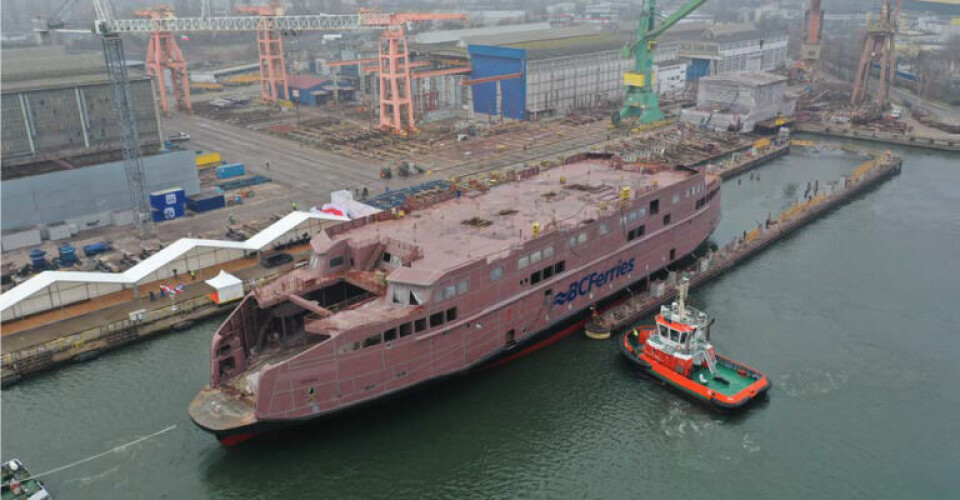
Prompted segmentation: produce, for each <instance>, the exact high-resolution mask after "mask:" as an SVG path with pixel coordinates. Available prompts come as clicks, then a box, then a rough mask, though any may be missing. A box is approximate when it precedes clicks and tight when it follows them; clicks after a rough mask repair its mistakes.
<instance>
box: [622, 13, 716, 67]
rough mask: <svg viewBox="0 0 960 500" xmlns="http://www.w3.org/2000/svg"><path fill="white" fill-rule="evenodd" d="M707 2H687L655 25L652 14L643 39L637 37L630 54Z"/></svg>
mask: <svg viewBox="0 0 960 500" xmlns="http://www.w3.org/2000/svg"><path fill="white" fill-rule="evenodd" d="M705 3H707V0H692V1H690V2H687V3H685V4H684V5H682V6H681V7H680V8H679V9H677V10H676V12H674V13H673V14H671V15H670V16H668V17H667V18H666V19H664V20H663V22H662V23H660V25H659V26H656V27H654V26H653V21H654V18H653V17H652V16H651V17H650V18H649V25H648V26H647V27H646V30H645V33H644V34H643V35H642V37H643V38H642V39H641V38H639V36H638V38H637V40H636V41H634V42H633V44H632V45H631V46H630V54H631V55H632V54H633V52H634V51H635V50H636V48H637V46H638V45H640V44H641V43H645V42H649V41H650V40H655V39H657V38H659V37H660V35H662V34H663V33H664V32H665V31H667V30H668V29H670V28H672V27H673V25H674V24H677V23H678V22H680V20H681V19H683V18H685V17H687V16H689V15H690V14H691V13H693V11H695V10H697V8H699V7H700V6H701V5H703V4H705Z"/></svg>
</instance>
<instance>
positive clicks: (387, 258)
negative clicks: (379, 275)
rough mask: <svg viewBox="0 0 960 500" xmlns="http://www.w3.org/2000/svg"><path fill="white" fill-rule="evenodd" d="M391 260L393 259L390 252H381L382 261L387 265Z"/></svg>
mask: <svg viewBox="0 0 960 500" xmlns="http://www.w3.org/2000/svg"><path fill="white" fill-rule="evenodd" d="M392 258H393V256H392V255H390V252H383V261H384V262H386V263H388V264H389V263H390V259H392Z"/></svg>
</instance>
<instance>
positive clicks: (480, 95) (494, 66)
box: [467, 45, 527, 120]
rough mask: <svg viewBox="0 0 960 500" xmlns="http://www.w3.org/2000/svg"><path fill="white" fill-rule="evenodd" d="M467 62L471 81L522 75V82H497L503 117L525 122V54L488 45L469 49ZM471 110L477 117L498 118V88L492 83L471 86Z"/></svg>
mask: <svg viewBox="0 0 960 500" xmlns="http://www.w3.org/2000/svg"><path fill="white" fill-rule="evenodd" d="M467 50H468V52H469V53H470V62H471V65H472V66H473V73H472V74H471V75H470V77H471V78H484V77H488V76H498V75H509V74H512V73H521V74H523V75H524V77H523V78H520V79H513V80H503V81H501V82H500V93H501V96H502V97H501V98H502V102H503V116H504V117H507V118H513V119H516V120H523V119H525V118H526V113H525V110H526V98H527V96H526V87H527V83H526V80H527V79H526V74H527V71H526V69H527V68H526V67H527V60H526V57H527V55H526V51H525V50H523V49H514V48H510V47H495V46H491V45H470V46H468V47H467ZM472 92H473V110H474V112H476V113H484V114H488V115H499V113H500V110H499V109H497V84H496V83H495V82H491V83H483V84H480V85H474V86H473V89H472Z"/></svg>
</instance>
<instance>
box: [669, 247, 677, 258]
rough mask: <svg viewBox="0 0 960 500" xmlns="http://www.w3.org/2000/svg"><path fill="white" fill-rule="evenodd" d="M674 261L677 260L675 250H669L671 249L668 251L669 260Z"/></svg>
mask: <svg viewBox="0 0 960 500" xmlns="http://www.w3.org/2000/svg"><path fill="white" fill-rule="evenodd" d="M676 259H677V249H676V248H671V249H670V260H676Z"/></svg>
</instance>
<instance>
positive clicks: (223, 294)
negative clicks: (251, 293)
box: [205, 270, 243, 304]
mask: <svg viewBox="0 0 960 500" xmlns="http://www.w3.org/2000/svg"><path fill="white" fill-rule="evenodd" d="M205 283H206V284H208V285H210V286H212V287H213V289H214V290H216V291H215V292H214V293H213V301H214V302H216V303H217V304H223V303H226V302H230V301H231V300H238V299H242V298H243V281H241V280H240V278H238V277H236V276H234V275H232V274H230V273H228V272H226V271H223V270H221V271H220V274H218V275H216V276H214V277H213V278H210V279H208V280H206V281H205Z"/></svg>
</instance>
